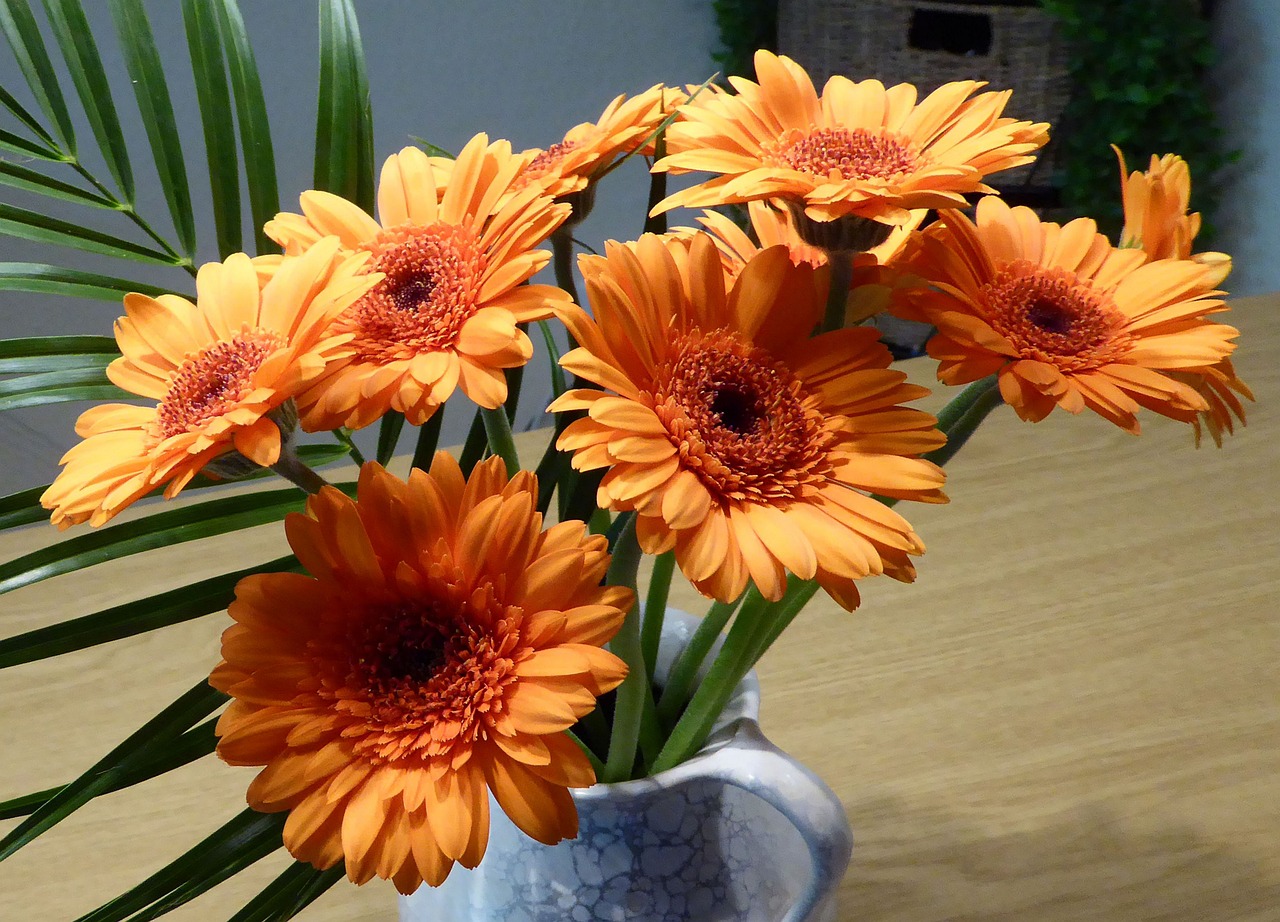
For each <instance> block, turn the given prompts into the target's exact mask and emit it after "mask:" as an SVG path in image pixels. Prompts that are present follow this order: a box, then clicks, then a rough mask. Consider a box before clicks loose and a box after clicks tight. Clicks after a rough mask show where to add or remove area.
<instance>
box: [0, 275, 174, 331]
mask: <svg viewBox="0 0 1280 922" xmlns="http://www.w3.org/2000/svg"><path fill="white" fill-rule="evenodd" d="M0 291H25V292H30V293H31V294H57V295H67V296H69V297H73V298H94V299H96V300H99V301H119V300H120V299H121V298H123V297H124V296H125V295H127V294H129V293H131V292H138V293H140V294H144V295H150V296H152V297H158V296H159V295H162V294H169V293H170V290H169V289H168V288H162V287H160V286H158V285H148V284H146V283H145V282H135V281H131V280H129V279H120V278H115V277H114V276H110V275H99V274H98V273H96V272H83V271H81V270H79V269H67V268H64V267H62V266H50V265H48V264H47V263H0ZM188 300H189V299H188ZM49 338H50V339H64V338H66V337H49ZM103 338H105V339H106V340H107V341H108V342H110V343H112V344H113V345H114V343H115V340H114V339H111V338H110V337H103ZM11 341H12V340H11ZM2 342H3V341H0V344H2ZM117 352H118V350H117Z"/></svg>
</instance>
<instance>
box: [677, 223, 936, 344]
mask: <svg viewBox="0 0 1280 922" xmlns="http://www.w3.org/2000/svg"><path fill="white" fill-rule="evenodd" d="M927 213H928V212H927V210H925V209H920V210H917V211H913V212H912V213H911V219H910V220H909V221H908V222H907V223H906V224H903V225H901V226H899V227H895V228H893V230H892V231H891V232H890V233H889V236H888V237H887V238H885V240H883V241H882V242H881V243H879V244H877V245H876V246H874V247H872V248H871V249H870V250H867V251H865V252H860V253H848V252H835V253H831V254H829V253H828V251H827V250H824V249H821V248H820V247H816V246H813V245H811V244H809V243H806V242H805V241H804V239H803V238H802V237H801V236H800V234H799V232H798V231H797V230H796V226H795V219H794V217H793V216H792V214H791V213H790V212H789V211H786V210H781V209H778V208H776V207H774V206H773V205H772V204H770V203H769V202H765V201H753V202H748V203H747V215H748V220H749V221H750V222H751V231H752V234H754V238H755V239H752V237H751V236H749V235H748V234H747V232H746V231H744V230H743V229H742V228H741V227H739V226H738V225H737V224H736V223H734V221H733V220H732V219H731V218H729V217H727V216H726V215H724V214H722V213H720V212H718V211H710V210H707V211H704V212H703V213H702V215H701V217H699V218H698V223H699V224H701V225H702V227H703V228H704V229H705V230H706V232H708V233H710V234H711V236H712V239H714V240H715V243H716V246H717V247H718V248H719V250H720V254H721V262H722V264H723V266H724V271H725V276H726V278H727V280H728V281H729V283H730V284H732V282H733V280H734V279H735V278H737V276H738V273H739V272H741V271H742V267H743V266H745V265H746V264H747V262H748V261H750V259H751V258H752V257H753V256H755V254H757V253H759V252H760V251H761V250H762V249H768V248H769V247H772V246H785V247H786V248H787V251H788V252H789V253H790V254H791V261H792V262H793V263H796V264H797V265H798V264H800V263H808V264H809V265H811V266H824V265H826V264H827V262H828V261H829V260H830V259H832V258H836V259H848V260H851V261H852V263H853V270H852V273H851V275H850V278H849V298H848V300H847V302H846V305H845V324H846V325H848V326H852V325H853V324H855V323H861V322H862V321H863V320H866V319H867V318H868V317H871V316H873V315H875V314H878V313H881V312H883V311H885V310H888V308H889V305H890V303H891V300H892V299H893V298H894V297H895V296H896V294H897V291H898V289H899V288H902V287H904V286H908V285H909V284H910V283H911V282H912V280H913V278H914V277H912V276H905V275H903V274H902V273H899V272H897V271H895V270H893V269H892V268H891V266H892V265H893V264H894V262H895V261H896V260H897V259H898V258H899V256H901V254H902V252H903V249H904V247H905V245H906V243H907V241H908V240H909V239H910V238H911V235H912V233H913V232H914V231H915V229H916V228H917V227H919V226H920V223H921V222H922V221H923V220H924V218H925V215H926V214H927ZM697 232H698V231H697V230H696V229H693V228H677V229H676V231H675V233H683V234H695V233H697ZM756 241H759V243H757V242H756Z"/></svg>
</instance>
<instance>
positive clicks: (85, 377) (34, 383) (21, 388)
mask: <svg viewBox="0 0 1280 922" xmlns="http://www.w3.org/2000/svg"><path fill="white" fill-rule="evenodd" d="M110 383H111V382H110V381H109V380H108V379H107V372H106V366H105V365H90V366H86V367H81V368H63V369H61V370H59V371H41V372H36V373H35V374H30V375H17V376H15V377H12V378H6V379H4V380H3V381H0V407H3V406H4V402H5V401H6V400H8V399H11V398H14V397H21V396H22V395H23V394H34V393H44V392H47V391H56V390H59V389H61V388H65V387H88V386H106V385H109V384H110ZM121 393H125V392H124V391H121Z"/></svg>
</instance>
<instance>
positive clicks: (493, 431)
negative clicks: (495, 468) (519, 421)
mask: <svg viewBox="0 0 1280 922" xmlns="http://www.w3.org/2000/svg"><path fill="white" fill-rule="evenodd" d="M480 414H481V416H483V417H484V434H485V438H487V439H488V440H489V450H490V451H492V452H493V453H494V454H495V455H497V456H498V457H499V458H501V459H502V461H503V463H505V464H506V466H507V476H508V477H514V476H515V475H516V474H517V473H518V472H519V471H520V456H519V455H517V454H516V440H515V436H514V435H512V434H511V420H510V419H508V418H507V411H506V408H505V407H497V408H496V409H493V410H489V409H481V411H480Z"/></svg>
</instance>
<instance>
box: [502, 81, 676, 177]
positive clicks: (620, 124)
mask: <svg viewBox="0 0 1280 922" xmlns="http://www.w3.org/2000/svg"><path fill="white" fill-rule="evenodd" d="M686 99H688V95H687V94H686V93H683V92H682V91H680V90H677V89H674V88H673V87H669V86H664V85H662V84H657V85H656V86H652V87H650V88H649V89H647V90H645V91H644V92H643V93H640V94H638V95H636V96H632V97H631V98H627V96H626V95H625V94H623V95H621V96H618V97H617V98H616V99H614V100H613V101H612V102H611V103H609V105H608V106H606V107H605V110H604V112H603V113H601V115H600V117H599V118H598V119H596V120H595V121H594V122H583V123H582V124H580V125H575V126H574V127H573V128H570V129H569V130H568V131H567V132H566V133H565V136H564V140H562V141H557V142H556V143H555V144H552V145H551V146H550V147H548V148H547V149H546V150H542V149H540V148H533V149H530V150H528V151H525V152H524V153H525V154H527V155H531V161H530V163H529V164H528V165H527V166H526V167H525V168H524V169H523V170H521V172H520V176H519V177H518V178H517V180H516V183H515V186H516V188H523V187H525V186H528V185H536V186H540V187H542V188H543V189H544V190H546V191H547V192H548V193H550V194H551V195H554V196H556V197H557V198H559V197H561V196H565V195H569V194H570V193H573V192H578V191H580V190H582V189H583V188H584V187H586V185H587V184H588V183H589V182H590V181H591V180H592V179H593V178H595V177H596V176H597V175H598V174H599V173H600V172H601V171H602V170H605V169H607V168H608V167H609V166H610V165H612V164H613V162H614V160H615V158H617V157H618V156H620V155H624V154H628V153H631V152H632V151H637V152H638V153H641V154H651V153H652V152H653V144H652V142H651V141H649V136H650V135H652V134H653V132H654V131H655V130H656V129H657V127H658V125H659V124H660V123H661V122H662V120H663V119H664V118H666V117H667V116H668V115H670V114H671V113H672V112H673V111H674V110H675V108H676V106H678V105H680V104H681V103H683V102H684V101H685V100H686ZM645 142H648V143H647V144H646V143H645Z"/></svg>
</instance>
